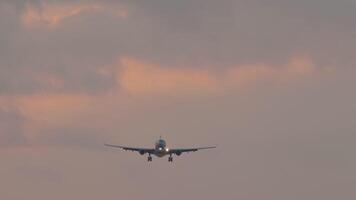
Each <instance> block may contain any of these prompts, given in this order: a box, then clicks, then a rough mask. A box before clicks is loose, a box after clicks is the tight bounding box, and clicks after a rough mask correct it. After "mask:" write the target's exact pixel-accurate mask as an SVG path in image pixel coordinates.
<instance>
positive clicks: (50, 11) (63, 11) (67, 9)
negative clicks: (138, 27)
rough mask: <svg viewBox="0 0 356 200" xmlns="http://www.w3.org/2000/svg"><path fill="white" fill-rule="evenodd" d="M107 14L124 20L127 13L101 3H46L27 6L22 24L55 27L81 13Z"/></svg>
mask: <svg viewBox="0 0 356 200" xmlns="http://www.w3.org/2000/svg"><path fill="white" fill-rule="evenodd" d="M97 12H107V13H109V14H110V15H112V16H115V17H119V18H126V17H127V15H128V13H127V11H126V10H124V9H123V8H121V7H117V6H115V7H113V6H110V5H108V4H103V3H99V2H98V3H90V2H89V3H88V2H86V3H68V2H67V3H55V2H52V3H48V2H43V3H42V4H41V6H39V7H38V6H35V5H33V4H27V6H26V11H25V13H24V14H23V16H22V22H23V23H24V24H25V25H27V26H34V25H46V26H49V27H56V26H58V25H59V24H60V23H61V22H62V21H64V20H66V19H69V18H72V17H75V16H77V15H80V14H83V13H97Z"/></svg>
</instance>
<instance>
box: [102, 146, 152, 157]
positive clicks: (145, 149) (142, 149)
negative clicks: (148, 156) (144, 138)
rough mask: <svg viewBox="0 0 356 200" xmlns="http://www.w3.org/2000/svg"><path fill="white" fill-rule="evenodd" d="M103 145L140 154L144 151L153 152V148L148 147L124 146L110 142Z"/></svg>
mask: <svg viewBox="0 0 356 200" xmlns="http://www.w3.org/2000/svg"><path fill="white" fill-rule="evenodd" d="M105 146H108V147H114V148H119V149H123V150H125V151H137V152H139V153H140V154H142V155H143V154H145V153H153V152H154V149H148V148H137V147H125V146H119V145H112V144H105Z"/></svg>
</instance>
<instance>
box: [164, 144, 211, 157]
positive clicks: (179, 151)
mask: <svg viewBox="0 0 356 200" xmlns="http://www.w3.org/2000/svg"><path fill="white" fill-rule="evenodd" d="M213 148H216V146H210V147H198V148H185V149H170V150H169V152H170V153H172V154H176V155H177V156H179V155H181V154H182V153H185V152H195V151H198V150H203V149H213Z"/></svg>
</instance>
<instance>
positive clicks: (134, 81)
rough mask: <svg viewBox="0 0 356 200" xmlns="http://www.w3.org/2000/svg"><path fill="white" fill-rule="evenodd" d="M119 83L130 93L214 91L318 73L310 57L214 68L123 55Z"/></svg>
mask: <svg viewBox="0 0 356 200" xmlns="http://www.w3.org/2000/svg"><path fill="white" fill-rule="evenodd" d="M120 63H121V67H120V70H119V76H118V83H119V86H120V87H121V88H122V89H123V90H124V91H126V92H128V93H130V94H155V93H156V94H157V93H158V94H175V93H181V92H198V93H204V92H213V91H220V90H224V89H227V88H241V87H245V86H250V85H253V84H256V83H259V82H262V81H288V80H292V79H295V78H298V77H303V76H306V75H309V74H311V73H313V72H314V70H315V67H314V64H313V62H312V60H311V59H310V58H308V57H293V58H292V59H290V61H289V62H288V63H287V64H286V65H284V66H270V65H265V64H258V65H242V66H233V67H228V68H225V69H221V70H212V69H211V68H205V69H204V68H203V69H202V68H169V67H163V66H158V65H154V64H150V63H147V62H143V61H140V60H137V59H133V58H121V59H120Z"/></svg>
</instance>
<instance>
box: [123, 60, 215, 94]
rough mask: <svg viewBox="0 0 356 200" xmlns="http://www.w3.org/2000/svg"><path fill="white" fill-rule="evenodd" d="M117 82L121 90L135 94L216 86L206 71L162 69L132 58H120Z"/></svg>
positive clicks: (209, 73)
mask: <svg viewBox="0 0 356 200" xmlns="http://www.w3.org/2000/svg"><path fill="white" fill-rule="evenodd" d="M120 62H121V70H120V71H119V77H118V82H119V85H120V87H121V88H122V89H124V90H125V91H128V92H130V93H133V94H137V93H156V92H157V93H161V92H164V93H170V92H172V93H175V92H177V91H198V92H199V91H209V90H211V89H214V88H215V87H216V85H217V79H216V77H215V76H214V75H213V74H212V73H211V72H210V71H207V70H201V69H189V68H187V69H177V68H164V67H160V66H155V65H152V64H148V63H145V62H142V61H139V60H135V59H132V58H122V59H121V60H120Z"/></svg>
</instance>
